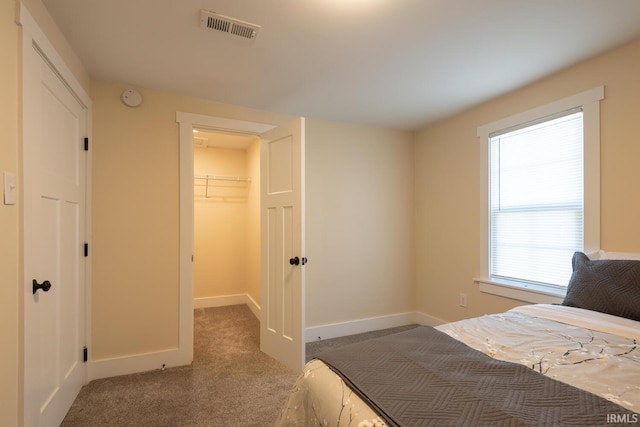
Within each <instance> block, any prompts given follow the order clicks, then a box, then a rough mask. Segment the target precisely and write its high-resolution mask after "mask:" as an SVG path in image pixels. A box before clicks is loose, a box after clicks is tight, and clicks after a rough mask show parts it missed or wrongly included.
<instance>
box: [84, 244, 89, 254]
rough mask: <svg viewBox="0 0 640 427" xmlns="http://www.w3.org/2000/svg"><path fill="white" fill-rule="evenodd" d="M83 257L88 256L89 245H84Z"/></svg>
mask: <svg viewBox="0 0 640 427" xmlns="http://www.w3.org/2000/svg"><path fill="white" fill-rule="evenodd" d="M84 256H86V257H87V256H89V244H88V243H85V244H84Z"/></svg>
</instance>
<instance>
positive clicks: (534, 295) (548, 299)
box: [473, 279, 565, 304]
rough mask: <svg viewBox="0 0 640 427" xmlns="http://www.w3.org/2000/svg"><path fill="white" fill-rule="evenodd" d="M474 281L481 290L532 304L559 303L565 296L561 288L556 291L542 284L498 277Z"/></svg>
mask: <svg viewBox="0 0 640 427" xmlns="http://www.w3.org/2000/svg"><path fill="white" fill-rule="evenodd" d="M473 281H474V282H475V283H477V284H478V285H479V287H480V292H484V293H487V294H491V295H498V296H501V297H505V298H510V299H515V300H518V301H523V302H528V303H532V304H559V303H561V302H562V300H563V299H564V297H565V294H564V293H562V291H561V290H558V291H557V292H554V291H553V290H549V289H545V288H543V287H542V286H540V287H537V286H535V285H523V284H520V283H517V284H516V283H515V282H509V281H507V280H497V279H473ZM525 286H526V287H525Z"/></svg>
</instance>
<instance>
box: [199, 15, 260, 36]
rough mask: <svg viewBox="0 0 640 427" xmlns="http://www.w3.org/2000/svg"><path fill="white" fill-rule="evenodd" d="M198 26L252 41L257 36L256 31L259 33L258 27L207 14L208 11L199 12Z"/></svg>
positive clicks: (237, 20)
mask: <svg viewBox="0 0 640 427" xmlns="http://www.w3.org/2000/svg"><path fill="white" fill-rule="evenodd" d="M200 26H201V27H203V28H208V29H210V30H215V31H221V32H223V33H229V34H233V35H234V36H239V37H243V38H245V39H254V38H255V37H256V36H257V35H258V31H260V25H256V24H251V23H249V22H244V21H240V20H239V19H234V18H229V17H228V16H224V15H219V14H217V13H213V12H209V11H208V10H201V11H200Z"/></svg>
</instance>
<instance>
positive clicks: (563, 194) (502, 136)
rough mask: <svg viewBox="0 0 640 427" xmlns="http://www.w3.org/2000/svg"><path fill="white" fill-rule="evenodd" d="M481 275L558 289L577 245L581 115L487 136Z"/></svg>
mask: <svg viewBox="0 0 640 427" xmlns="http://www.w3.org/2000/svg"><path fill="white" fill-rule="evenodd" d="M489 145H490V153H489V156H490V159H489V264H490V265H489V273H490V276H491V277H492V278H503V279H508V280H515V281H523V282H534V283H541V284H546V285H551V286H557V287H561V288H562V287H566V286H567V283H568V282H569V278H570V277H571V257H572V255H573V253H574V252H575V251H581V250H583V247H584V196H583V194H584V170H583V165H584V154H583V149H584V147H583V113H582V110H581V109H573V110H568V111H565V112H562V113H559V114H555V115H553V116H551V117H546V118H544V119H540V120H537V121H536V122H532V123H527V124H525V125H522V126H518V127H514V128H509V129H505V130H502V131H499V132H494V133H492V134H490V135H489Z"/></svg>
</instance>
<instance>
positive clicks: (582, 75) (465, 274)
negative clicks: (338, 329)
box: [415, 41, 640, 320]
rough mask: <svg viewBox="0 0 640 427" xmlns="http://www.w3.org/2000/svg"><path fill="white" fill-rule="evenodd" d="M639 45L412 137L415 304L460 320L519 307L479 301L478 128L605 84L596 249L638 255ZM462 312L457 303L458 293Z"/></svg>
mask: <svg viewBox="0 0 640 427" xmlns="http://www.w3.org/2000/svg"><path fill="white" fill-rule="evenodd" d="M639 75H640V41H637V42H635V43H631V44H629V45H627V46H624V47H622V48H619V49H616V50H613V51H611V52H609V53H607V54H605V55H602V56H600V57H597V58H595V59H592V60H590V61H586V62H584V63H582V64H579V65H577V66H574V67H572V68H570V69H568V70H565V71H563V72H560V73H558V74H555V75H553V76H550V77H548V78H546V79H543V80H541V81H539V82H537V83H535V84H532V85H530V86H527V87H525V88H523V89H521V90H517V91H515V92H512V93H509V94H508V95H506V96H503V97H500V98H497V99H495V100H492V101H490V102H487V103H485V104H483V105H481V106H479V107H477V108H473V109H471V110H469V111H466V112H464V113H462V114H459V115H457V116H455V117H453V118H451V119H448V120H445V121H442V122H440V123H437V124H435V125H433V126H430V127H428V128H426V129H424V130H422V131H421V132H419V133H417V135H416V146H415V170H416V180H415V185H416V257H417V258H416V298H417V302H418V303H417V304H418V306H417V308H418V310H419V311H422V312H424V313H427V314H430V315H433V316H435V317H438V318H441V319H443V320H457V319H461V318H465V317H472V316H477V315H481V314H484V313H489V312H498V311H503V310H505V309H508V308H511V307H513V306H515V305H519V304H522V303H520V302H517V301H513V300H509V299H506V298H501V297H497V296H492V295H488V294H483V293H480V292H479V291H478V286H477V285H476V284H474V283H473V281H472V278H474V277H477V276H478V273H479V266H480V259H479V245H480V242H479V235H480V217H479V204H480V193H479V191H480V184H479V177H480V158H479V156H480V145H479V142H478V138H477V135H476V129H477V127H478V126H481V125H484V124H487V123H490V122H492V121H495V120H498V119H501V118H504V117H507V116H510V115H512V114H515V113H519V112H521V111H525V110H528V109H531V108H534V107H537V106H539V105H543V104H546V103H549V102H552V101H555V100H557V99H561V98H563V97H566V96H569V95H573V94H576V93H579V92H582V91H584V90H588V89H591V88H593V87H596V86H600V85H605V99H604V100H603V101H602V102H601V185H602V189H601V215H602V218H601V246H602V249H605V250H610V251H621V252H640V227H639V226H638V218H640V199H639V198H638V197H637V195H638V194H639V193H640V168H638V159H639V158H640V144H639V143H638V135H640V120H638V118H639V117H640V103H639V102H638V100H639V99H640V79H639V78H638V76H639ZM460 292H465V293H467V295H468V308H466V309H464V308H461V307H459V306H458V301H459V293H460Z"/></svg>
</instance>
